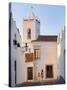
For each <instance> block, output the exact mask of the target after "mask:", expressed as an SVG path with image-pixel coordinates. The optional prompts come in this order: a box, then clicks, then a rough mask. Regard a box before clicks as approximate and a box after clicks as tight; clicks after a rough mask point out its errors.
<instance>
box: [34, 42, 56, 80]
mask: <svg viewBox="0 0 67 90" xmlns="http://www.w3.org/2000/svg"><path fill="white" fill-rule="evenodd" d="M33 44H34V48H39V49H40V59H38V60H35V61H34V65H35V70H34V71H36V74H35V75H36V76H35V77H36V80H38V72H40V73H41V70H42V69H43V71H44V78H43V80H55V79H57V42H49V41H48V42H46V41H44V42H34V43H33ZM47 65H52V67H53V78H46V66H47ZM40 80H41V77H40Z"/></svg>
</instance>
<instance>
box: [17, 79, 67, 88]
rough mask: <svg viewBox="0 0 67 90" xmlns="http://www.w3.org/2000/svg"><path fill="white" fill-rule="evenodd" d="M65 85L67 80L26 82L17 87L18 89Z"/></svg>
mask: <svg viewBox="0 0 67 90" xmlns="http://www.w3.org/2000/svg"><path fill="white" fill-rule="evenodd" d="M58 84H65V80H64V79H63V78H60V79H59V80H51V81H41V82H24V83H21V84H18V85H16V87H26V86H41V85H58Z"/></svg>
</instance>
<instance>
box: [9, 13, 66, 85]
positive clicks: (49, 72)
mask: <svg viewBox="0 0 67 90" xmlns="http://www.w3.org/2000/svg"><path fill="white" fill-rule="evenodd" d="M63 33H64V32H63ZM39 36H40V39H38V38H39ZM59 40H60V41H59V43H57V36H44V37H43V36H41V35H40V21H39V20H38V19H37V18H36V17H35V15H34V14H33V12H30V13H29V15H28V17H27V18H24V19H23V42H22V40H21V36H20V33H19V30H18V29H17V27H16V23H15V21H14V20H13V18H12V17H11V86H16V85H17V84H20V83H24V82H38V81H46V80H47V81H50V80H57V78H58V77H60V76H62V77H63V78H65V75H64V58H65V57H64V52H65V36H64V34H63V35H62V40H61V39H59ZM14 41H15V42H14ZM18 44H19V46H17V45H18ZM35 51H36V52H35ZM35 56H38V57H37V58H36V57H35ZM29 59H30V60H31V61H29Z"/></svg>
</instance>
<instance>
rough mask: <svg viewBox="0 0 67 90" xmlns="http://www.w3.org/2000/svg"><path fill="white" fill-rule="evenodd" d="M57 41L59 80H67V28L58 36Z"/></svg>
mask: <svg viewBox="0 0 67 90" xmlns="http://www.w3.org/2000/svg"><path fill="white" fill-rule="evenodd" d="M57 41H58V42H57V43H58V44H57V49H58V52H57V57H58V78H61V77H62V78H63V79H64V80H65V27H64V29H63V30H62V31H61V32H60V34H59V35H58V40H57Z"/></svg>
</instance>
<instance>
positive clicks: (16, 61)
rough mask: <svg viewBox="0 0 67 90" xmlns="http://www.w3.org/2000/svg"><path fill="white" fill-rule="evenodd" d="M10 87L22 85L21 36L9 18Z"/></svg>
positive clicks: (14, 23)
mask: <svg viewBox="0 0 67 90" xmlns="http://www.w3.org/2000/svg"><path fill="white" fill-rule="evenodd" d="M10 39H11V51H10V52H11V86H16V84H18V83H22V71H21V68H22V50H21V36H20V32H19V30H18V29H17V27H16V22H15V21H14V20H13V17H12V16H11V38H10Z"/></svg>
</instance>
